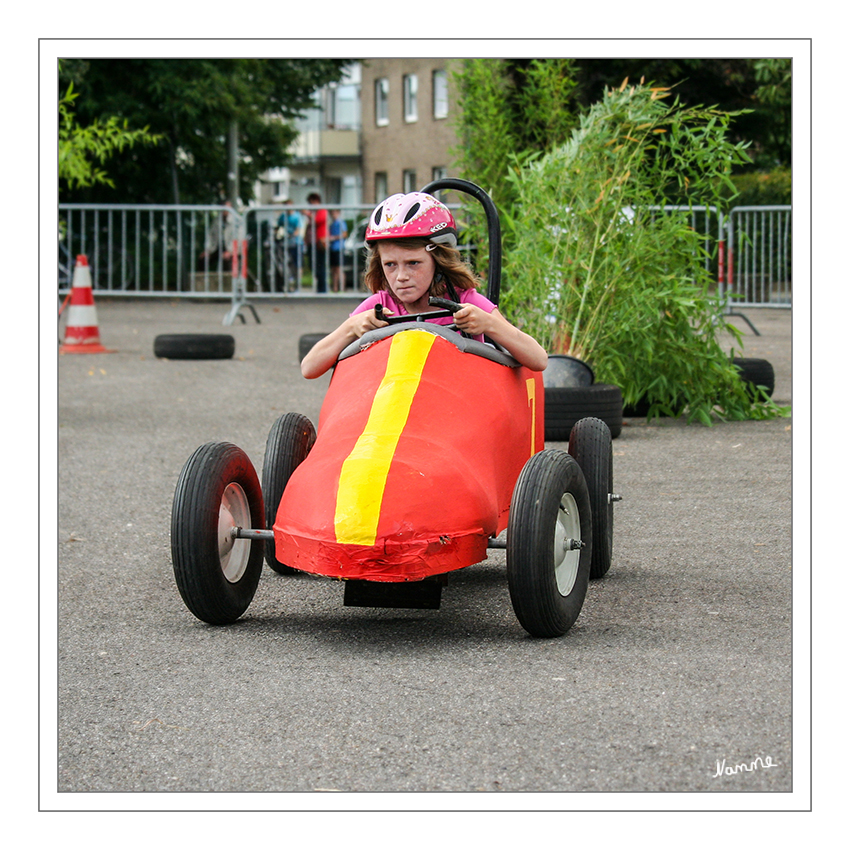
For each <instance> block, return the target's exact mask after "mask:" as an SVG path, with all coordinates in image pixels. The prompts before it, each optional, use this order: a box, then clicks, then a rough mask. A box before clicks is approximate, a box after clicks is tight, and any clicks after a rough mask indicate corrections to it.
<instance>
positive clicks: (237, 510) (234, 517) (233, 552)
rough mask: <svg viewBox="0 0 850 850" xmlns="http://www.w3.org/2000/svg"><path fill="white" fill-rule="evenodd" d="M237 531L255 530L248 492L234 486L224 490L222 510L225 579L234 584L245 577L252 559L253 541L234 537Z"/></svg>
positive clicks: (220, 538)
mask: <svg viewBox="0 0 850 850" xmlns="http://www.w3.org/2000/svg"><path fill="white" fill-rule="evenodd" d="M235 527H238V528H250V527H251V508H250V506H249V504H248V497H247V496H246V495H245V491H244V490H243V489H242V488H241V487H240V486H239V485H238V484H235V483H231V484H228V485H227V487H225V488H224V493H222V496H221V505H219V508H218V558H219V563H220V564H221V571H222V573H224V577H225V578H226V579H227V580H228V581H229V582H231V583H234V582H237V581H239V579H240V578H242V576H243V575H244V574H245V570H246V568H247V566H248V558H249V557H250V555H251V541H250V540H244V539H242V538H236V539H234V538H233V536H232V535H231V529H233V528H235Z"/></svg>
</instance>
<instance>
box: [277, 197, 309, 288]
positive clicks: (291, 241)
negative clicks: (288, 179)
mask: <svg viewBox="0 0 850 850" xmlns="http://www.w3.org/2000/svg"><path fill="white" fill-rule="evenodd" d="M283 204H284V206H285V207H286V209H285V210H284V211H283V212H282V213H281V214H280V216H279V217H278V220H277V228H276V230H275V240H276V242H277V247H278V251H279V252H280V253H283V254H284V255H285V257H286V278H287V283H288V285H289V291H290V292H291V291H293V290H297V289H298V288H299V286H300V285H301V267H302V265H303V264H304V220H303V218H302V217H301V214H300V213H299V212H298V210H296V209H295V208H294V206H293V203H292V199H291V198H288V199H287V200H285V201H284V202H283Z"/></svg>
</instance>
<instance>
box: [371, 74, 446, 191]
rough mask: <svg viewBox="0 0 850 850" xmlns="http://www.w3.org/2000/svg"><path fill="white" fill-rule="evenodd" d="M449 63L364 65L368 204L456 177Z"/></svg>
mask: <svg viewBox="0 0 850 850" xmlns="http://www.w3.org/2000/svg"><path fill="white" fill-rule="evenodd" d="M449 61H450V60H448V59H416V58H414V59H410V58H405V59H366V60H363V63H362V65H361V75H362V82H361V116H362V118H361V120H362V126H361V156H362V172H361V173H362V181H363V182H362V191H363V202H364V203H377V202H378V201H380V200H381V199H383V198H385V197H387V196H388V195H391V194H394V193H396V192H413V191H416V190H418V189H420V188H422V186H424V185H425V184H426V183H429V182H430V181H431V180H434V179H437V178H439V177H454V176H457V173H456V171H454V170H453V169H452V166H451V161H452V154H451V148H452V147H453V146H454V145H455V144H456V143H457V137H456V134H455V130H454V121H455V118H456V115H455V114H454V109H455V106H454V104H455V99H454V92H453V87H452V80H451V70H450V68H449Z"/></svg>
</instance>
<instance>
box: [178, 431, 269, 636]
mask: <svg viewBox="0 0 850 850" xmlns="http://www.w3.org/2000/svg"><path fill="white" fill-rule="evenodd" d="M234 527H239V528H255V529H258V528H263V494H262V491H261V489H260V482H259V479H258V478H257V473H256V470H255V469H254V467H253V465H252V464H251V461H250V460H249V459H248V456H247V455H246V454H245V452H243V451H242V449H240V448H238V447H237V446H234V445H233V444H232V443H206V444H205V445H203V446H200V447H199V448H198V449H196V451H195V452H194V453H193V454H192V456H191V457H190V458H189V460H187V461H186V464H185V465H184V467H183V470H182V471H181V473H180V478H179V479H178V481H177V489H176V490H175V493H174V503H173V506H172V511H171V558H172V564H173V567H174V578H175V581H176V582H177V589H178V590H179V591H180V595H181V596H182V597H183V601H184V602H185V603H186V607H187V608H188V609H189V610H190V611H191V612H192V613H193V614H194V615H195V616H196V617H197V618H198V619H199V620H203V621H204V622H206V623H211V624H212V625H224V624H226V623H232V622H233V621H234V620H237V619H238V618H239V617H241V616H242V614H243V613H244V612H245V610H246V609H247V608H248V606H249V605H250V604H251V600H252V599H253V598H254V593H255V592H256V590H257V584H258V583H259V580H260V572H261V571H262V568H263V544H262V541H261V540H245V539H241V538H239V539H234V538H233V537H232V535H231V529H232V528H234Z"/></svg>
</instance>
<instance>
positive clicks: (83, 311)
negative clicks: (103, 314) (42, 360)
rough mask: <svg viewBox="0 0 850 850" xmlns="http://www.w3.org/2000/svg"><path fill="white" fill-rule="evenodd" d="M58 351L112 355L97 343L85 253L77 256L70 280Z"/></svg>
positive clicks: (97, 333) (95, 318) (97, 334)
mask: <svg viewBox="0 0 850 850" xmlns="http://www.w3.org/2000/svg"><path fill="white" fill-rule="evenodd" d="M59 353H60V354H112V351H111V350H109V349H107V348H104V347H103V346H102V345H101V344H100V331H99V330H98V327H97V310H96V309H95V306H94V293H93V292H92V288H91V272H90V271H89V261H88V258H87V257H86V255H85V254H79V255H78V256H77V263H76V265H75V266H74V279H73V281H72V283H71V303H70V304H69V305H68V323H67V325H65V343H64V345H61V346H60V347H59Z"/></svg>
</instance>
